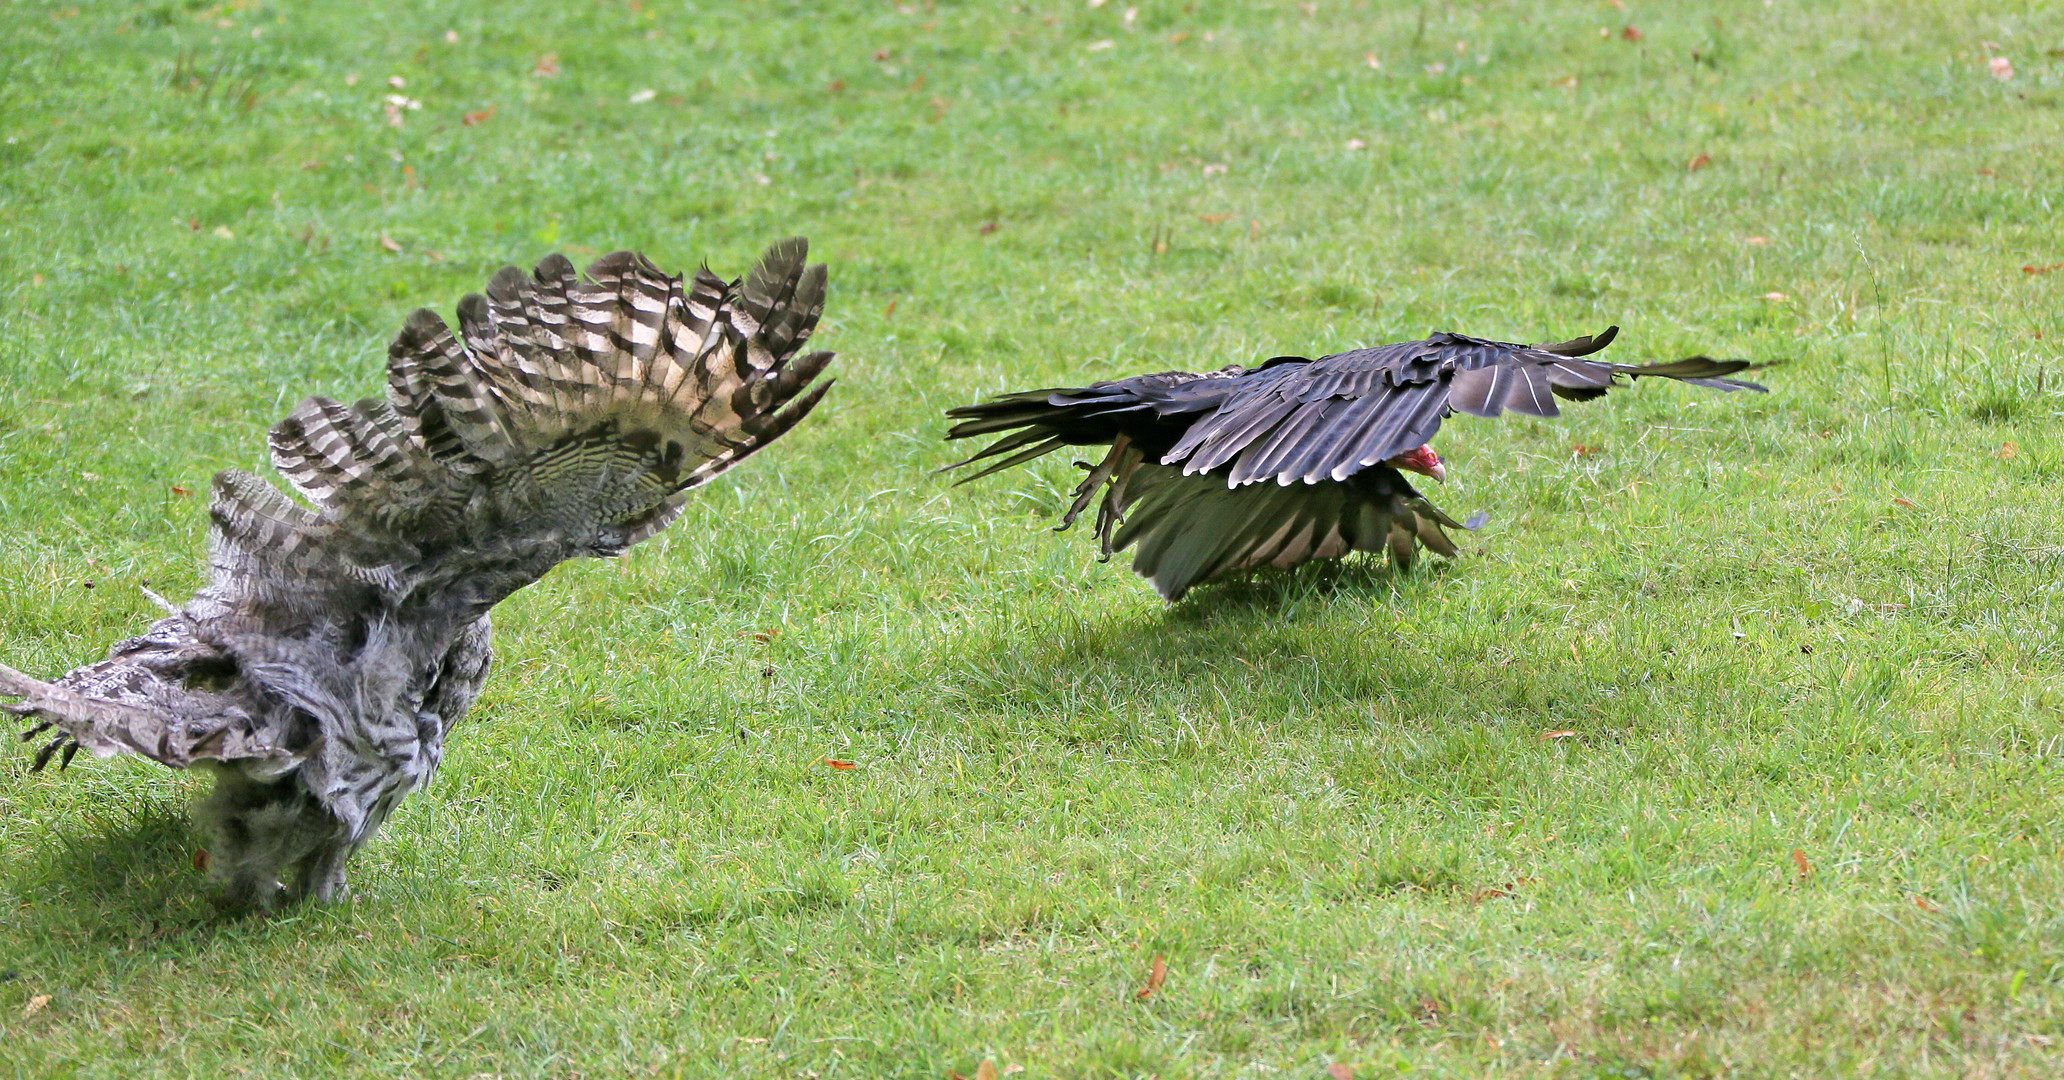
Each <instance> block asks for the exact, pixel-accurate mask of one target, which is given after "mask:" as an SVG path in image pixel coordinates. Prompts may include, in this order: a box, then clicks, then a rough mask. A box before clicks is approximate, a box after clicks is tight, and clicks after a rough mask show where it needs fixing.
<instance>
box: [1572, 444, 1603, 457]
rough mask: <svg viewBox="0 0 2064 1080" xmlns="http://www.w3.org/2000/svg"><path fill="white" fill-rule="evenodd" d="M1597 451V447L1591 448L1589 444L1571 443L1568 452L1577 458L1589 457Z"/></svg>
mask: <svg viewBox="0 0 2064 1080" xmlns="http://www.w3.org/2000/svg"><path fill="white" fill-rule="evenodd" d="M1598 450H1599V448H1598V447H1596V446H1592V445H1590V444H1589V443H1571V444H1570V448H1569V452H1570V453H1572V454H1575V455H1577V456H1578V457H1590V456H1591V455H1593V454H1595V453H1597V452H1598Z"/></svg>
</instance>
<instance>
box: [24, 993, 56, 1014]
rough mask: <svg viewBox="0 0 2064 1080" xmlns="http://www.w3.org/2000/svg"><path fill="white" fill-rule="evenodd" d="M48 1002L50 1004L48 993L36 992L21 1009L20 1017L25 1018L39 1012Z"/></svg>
mask: <svg viewBox="0 0 2064 1080" xmlns="http://www.w3.org/2000/svg"><path fill="white" fill-rule="evenodd" d="M48 1004H50V995H49V994H37V995H36V996H35V997H32V998H30V999H29V1004H28V1005H27V1007H25V1008H23V1009H22V1019H24V1020H26V1019H28V1018H29V1017H31V1016H34V1015H36V1014H37V1013H39V1012H42V1011H43V1007H44V1006H45V1005H48Z"/></svg>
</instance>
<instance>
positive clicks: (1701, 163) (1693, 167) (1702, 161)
mask: <svg viewBox="0 0 2064 1080" xmlns="http://www.w3.org/2000/svg"><path fill="white" fill-rule="evenodd" d="M1712 163H1713V155H1711V154H1700V155H1699V156H1697V157H1695V158H1692V159H1691V160H1690V161H1687V162H1685V163H1684V171H1685V172H1697V171H1699V170H1700V169H1703V168H1705V167H1706V166H1708V165H1711V164H1712Z"/></svg>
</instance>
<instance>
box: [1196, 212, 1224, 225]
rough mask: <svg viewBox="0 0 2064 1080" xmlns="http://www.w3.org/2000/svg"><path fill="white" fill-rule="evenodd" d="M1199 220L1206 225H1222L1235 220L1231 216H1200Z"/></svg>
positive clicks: (1198, 216)
mask: <svg viewBox="0 0 2064 1080" xmlns="http://www.w3.org/2000/svg"><path fill="white" fill-rule="evenodd" d="M1197 219H1198V220H1199V221H1202V222H1203V223H1204V224H1206V225H1221V224H1224V223H1225V222H1228V221H1231V220H1233V215H1231V214H1198V215H1197Z"/></svg>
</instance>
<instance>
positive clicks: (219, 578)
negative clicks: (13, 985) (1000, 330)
mask: <svg viewBox="0 0 2064 1080" xmlns="http://www.w3.org/2000/svg"><path fill="white" fill-rule="evenodd" d="M808 251H809V247H808V244H807V243H806V242H805V241H803V240H800V239H796V240H789V241H785V242H783V243H780V244H777V245H775V246H774V247H773V248H770V249H769V250H768V251H767V253H766V255H765V256H764V257H763V258H762V259H761V261H760V263H759V265H758V266H756V267H754V269H753V270H752V272H751V273H749V274H747V275H746V276H745V277H744V278H743V279H741V280H738V281H732V282H729V283H726V282H724V281H722V280H720V279H718V278H717V277H715V276H714V275H712V274H710V272H709V271H708V270H706V269H704V270H700V271H698V272H697V273H695V274H694V275H693V276H692V277H691V278H689V279H688V280H686V281H684V280H682V279H680V278H676V277H671V276H668V275H666V274H664V273H661V272H660V271H659V270H658V269H657V268H655V267H654V266H653V265H652V264H651V263H650V262H648V261H646V259H645V258H644V257H643V256H641V255H637V254H633V253H630V252H618V253H616V254H613V255H605V256H603V257H602V258H600V259H598V260H596V261H595V263H594V264H593V265H592V266H590V267H589V268H588V278H587V279H585V280H583V279H582V278H581V277H579V275H578V274H576V272H575V270H574V268H573V264H571V263H570V262H568V261H567V260H566V259H565V258H564V257H562V256H558V255H553V256H550V257H548V258H546V259H545V260H544V261H543V262H541V263H539V264H538V267H537V272H536V273H535V274H534V275H525V274H524V273H523V272H522V271H520V270H518V269H516V268H515V267H507V268H505V269H503V270H502V271H501V272H500V273H498V274H496V275H495V276H494V278H493V280H492V281H490V282H489V283H488V286H487V295H486V296H484V297H483V296H480V295H477V294H476V295H471V296H467V297H466V298H465V299H463V300H461V301H460V302H459V308H458V313H459V330H458V333H457V335H456V336H455V335H454V334H453V333H452V331H451V330H450V329H449V328H447V327H446V325H445V323H444V322H443V321H442V320H441V319H439V318H438V317H437V315H435V314H434V313H432V312H430V311H428V310H418V311H416V312H415V313H413V314H411V315H410V316H409V318H408V321H407V323H406V324H405V325H404V326H403V328H402V331H401V333H400V335H399V336H398V337H396V338H395V340H394V344H393V346H392V347H391V349H390V350H389V359H388V364H387V396H386V400H384V401H383V400H378V399H367V400H364V401H360V402H359V403H357V404H356V405H343V404H339V403H338V402H335V401H330V400H328V399H326V398H320V397H314V398H309V399H308V400H307V401H304V402H302V403H301V405H300V407H298V408H296V409H295V410H294V411H293V413H292V414H291V415H289V416H288V417H287V418H286V419H285V420H282V421H281V422H280V423H279V424H278V425H277V426H275V427H274V428H273V429H272V433H271V438H270V443H271V448H272V460H273V464H274V466H275V467H277V468H278V469H279V471H280V473H281V474H282V475H284V476H285V477H286V478H287V480H288V482H289V483H291V484H292V485H293V486H294V488H295V489H296V490H298V491H299V492H300V493H301V494H302V495H304V496H306V497H307V498H308V499H309V501H310V502H312V503H313V504H314V508H313V509H310V508H308V507H306V506H303V505H301V504H300V503H297V502H295V501H294V500H292V499H290V498H288V497H287V496H286V495H284V494H282V493H281V492H280V491H278V490H277V489H276V488H274V487H272V486H271V485H269V484H267V483H265V482H264V481H262V480H260V479H258V478H257V477H255V476H253V475H251V474H249V473H245V472H241V471H238V470H234V469H232V470H227V471H225V472H223V473H221V474H220V475H218V476H216V477H215V482H214V498H213V501H212V503H211V505H210V507H209V512H210V515H211V517H212V524H211V527H210V530H209V540H210V544H209V547H210V563H211V574H210V579H209V583H208V585H207V586H206V587H204V588H202V589H201V590H200V591H199V592H197V593H195V594H194V596H193V598H192V599H191V600H189V601H187V603H186V604H185V606H184V607H182V608H179V609H175V610H173V612H172V614H171V615H170V617H168V618H165V619H162V620H160V621H159V622H158V623H156V624H155V625H153V626H152V627H151V628H150V630H149V631H147V632H146V633H144V634H143V635H142V636H140V637H135V638H131V639H129V640H127V641H124V642H121V643H120V644H117V645H116V646H114V648H113V649H112V650H111V651H110V652H109V655H108V658H107V659H106V660H103V661H101V662H100V663H97V664H92V665H89V666H87V667H82V668H79V669H77V670H74V671H72V672H70V673H68V674H66V675H64V676H62V677H60V678H59V679H57V680H56V681H55V682H51V683H45V682H41V681H39V680H36V679H33V678H30V677H28V676H26V675H23V674H22V673H20V672H18V671H15V670H14V669H12V668H8V667H5V666H4V665H0V695H6V696H11V697H15V698H18V699H20V703H19V704H14V705H8V706H5V708H7V709H9V710H10V711H12V712H15V713H17V714H20V715H23V716H26V717H27V718H28V719H29V721H30V722H31V723H32V724H33V725H34V726H32V727H31V728H30V729H29V731H27V732H25V733H24V735H23V738H24V740H27V739H29V738H32V737H34V736H35V735H37V734H39V733H41V732H45V731H50V730H52V729H55V732H56V734H55V736H54V738H52V740H51V741H50V742H48V743H47V744H45V745H44V746H43V747H42V749H41V751H40V752H39V753H38V755H37V758H36V767H37V768H42V767H43V765H44V764H45V763H47V762H48V761H49V760H50V759H51V757H52V756H53V755H54V754H57V753H60V752H62V754H63V759H64V762H65V763H67V764H68V763H69V762H70V761H71V758H72V755H73V754H75V753H77V752H78V750H79V749H80V748H82V747H83V748H84V749H86V750H87V751H88V752H90V753H92V754H94V755H95V756H98V757H111V756H113V755H116V754H125V753H128V754H141V755H143V756H145V757H148V758H151V759H153V760H156V761H159V762H163V763H164V764H166V765H170V766H173V767H175V768H186V767H190V766H203V767H206V768H209V769H211V770H212V771H213V772H214V774H215V777H216V784H215V789H214V792H213V793H212V794H211V795H210V796H209V797H208V798H207V799H206V800H205V801H203V802H202V803H200V804H199V805H198V806H197V808H196V809H197V813H198V815H199V816H200V817H201V818H202V820H203V822H204V824H205V825H207V826H208V827H209V828H210V829H211V830H212V832H213V833H214V834H215V835H214V840H213V844H212V847H211V858H210V860H209V861H210V873H211V875H213V876H214V877H216V878H217V879H218V880H219V881H220V882H221V883H222V884H223V885H224V886H225V888H226V890H227V892H228V895H229V898H230V900H231V901H232V902H235V903H239V904H245V905H258V906H264V905H269V904H272V903H274V902H276V901H278V900H280V899H283V898H286V899H301V898H308V897H312V898H315V899H318V900H331V899H339V898H341V897H342V896H343V895H344V892H345V881H344V863H345V861H346V860H347V859H348V858H349V857H350V856H351V854H352V853H353V852H354V851H356V850H357V849H358V848H359V847H360V846H361V845H363V844H364V843H365V842H366V841H367V840H368V839H369V838H370V837H371V836H372V834H373V832H374V830H376V829H378V828H379V826H380V824H381V822H382V821H384V820H385V819H386V817H387V815H388V814H389V813H391V812H392V811H393V809H394V807H395V805H396V804H398V803H399V802H400V801H401V799H402V798H403V797H405V796H406V795H408V793H409V792H411V791H414V790H415V789H417V788H419V787H421V786H423V784H424V783H426V782H427V781H428V780H429V779H430V777H431V775H432V774H433V773H434V772H435V771H436V769H437V765H438V761H439V760H440V758H441V757H442V755H443V748H444V739H445V736H446V735H447V734H448V733H449V732H450V731H451V728H452V726H453V725H454V724H456V723H457V722H458V721H459V720H460V718H462V717H464V716H465V714H466V711H467V709H468V708H470V707H471V706H472V704H473V701H474V699H475V698H476V697H478V696H479V694H480V689H481V685H482V683H483V682H484V680H485V679H486V677H487V670H488V664H489V660H490V658H491V652H490V649H489V644H488V642H489V628H488V610H489V609H490V608H492V607H494V606H495V604H497V603H499V602H500V601H501V600H502V599H503V598H504V597H507V596H508V595H509V594H511V593H513V592H515V591H516V590H518V589H521V588H523V587H524V586H526V585H529V584H530V583H532V582H534V581H536V580H538V579H539V578H540V577H542V576H544V574H545V572H546V571H548V570H550V569H551V568H552V567H553V566H554V565H556V564H558V563H560V562H563V561H565V560H567V559H571V558H577V557H581V556H609V555H616V554H619V553H621V552H623V551H624V550H625V549H626V548H629V547H630V546H631V545H632V544H635V543H637V542H638V541H640V540H643V539H645V538H647V537H649V536H651V535H653V534H654V533H656V532H658V531H659V530H660V529H661V528H663V527H665V526H666V524H667V523H668V522H670V521H672V520H673V519H674V518H675V517H677V516H678V515H679V514H680V512H681V506H682V502H683V500H684V498H685V497H686V493H687V492H688V491H689V489H691V488H694V487H697V486H699V485H701V484H703V483H706V482H708V481H709V480H711V479H712V478H714V477H716V476H717V475H718V474H719V473H722V472H724V471H725V470H726V469H729V468H731V467H732V466H733V465H736V464H737V463H738V462H740V461H742V460H744V459H745V458H746V457H748V456H750V455H751V454H752V453H753V452H754V451H757V450H759V449H760V448H762V447H764V446H766V445H767V444H768V443H770V442H773V441H774V440H775V439H776V438H779V437H780V436H781V435H782V434H783V433H785V432H786V431H788V430H789V429H790V428H792V427H794V426H795V424H796V423H797V422H798V421H800V420H802V418H803V417H804V416H806V415H808V414H809V412H810V410H811V409H812V408H813V407H815V406H816V404H817V403H818V401H819V400H821V399H822V398H823V396H824V392H825V391H826V390H827V389H829V388H830V386H831V381H830V380H825V381H823V382H816V383H815V384H814V385H813V380H815V379H816V377H817V375H818V374H819V373H820V372H822V371H823V370H824V367H825V365H826V364H828V363H829V362H830V361H831V354H830V353H828V352H808V353H805V352H804V351H803V346H804V344H805V343H806V342H807V341H808V339H809V337H810V333H811V331H812V330H813V329H814V328H815V327H816V324H817V317H818V315H819V314H820V313H821V312H822V311H823V308H824V295H825V271H824V267H823V266H822V265H815V266H811V265H807V264H806V257H807V254H808Z"/></svg>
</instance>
